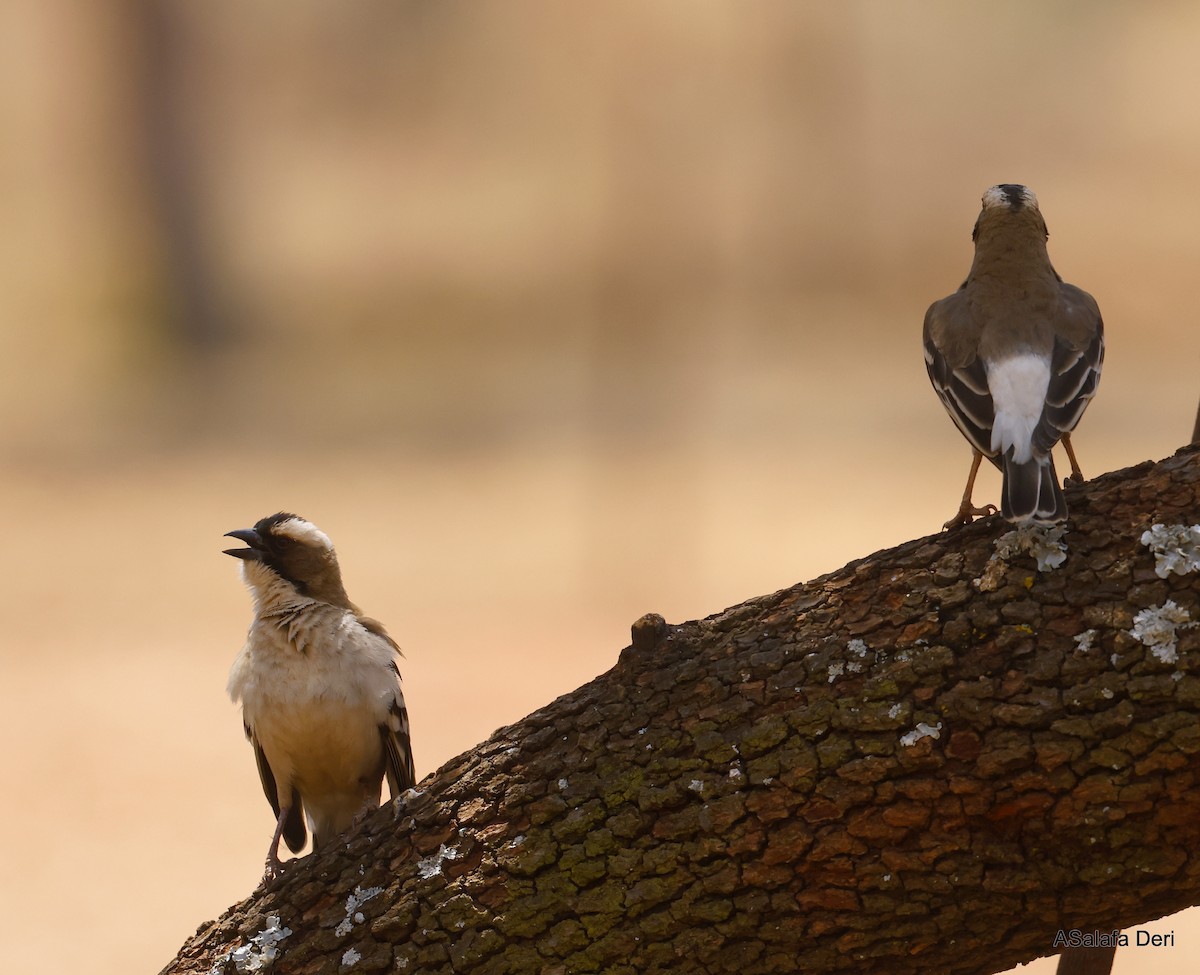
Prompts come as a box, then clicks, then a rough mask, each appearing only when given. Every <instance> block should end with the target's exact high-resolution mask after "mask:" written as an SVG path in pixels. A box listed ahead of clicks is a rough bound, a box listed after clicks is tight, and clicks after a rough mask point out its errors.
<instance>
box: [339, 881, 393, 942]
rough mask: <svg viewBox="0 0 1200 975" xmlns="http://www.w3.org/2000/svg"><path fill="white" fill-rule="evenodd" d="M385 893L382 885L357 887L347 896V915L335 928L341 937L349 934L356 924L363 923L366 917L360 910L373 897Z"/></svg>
mask: <svg viewBox="0 0 1200 975" xmlns="http://www.w3.org/2000/svg"><path fill="white" fill-rule="evenodd" d="M382 893H383V888H382V887H361V886H359V887H355V888H354V893H353V894H351V895H350V896H349V897H347V898H346V917H345V918H344V919H343V920H342V922H341V923H340V924H339V925H338V926H337V927H336V928H334V930H333V933H334V934H336V935H337V936H338V937H339V938H344V937H345V936H346V935H348V934H349V933H350V931H351V929H352V928H353V927H354V925H356V924H362V923H363V922H364V921H365V920H366V917H365V916H364V915H363V913H362V911H360V910H359V908H360V907H362V906H363V904H365V903H366V902H367V901H369V900H370V899H371V898H372V897H378V896H379V895H380V894H382Z"/></svg>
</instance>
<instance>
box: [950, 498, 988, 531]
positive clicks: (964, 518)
mask: <svg viewBox="0 0 1200 975" xmlns="http://www.w3.org/2000/svg"><path fill="white" fill-rule="evenodd" d="M996 510H997V509H996V506H995V505H994V504H985V505H984V506H983V507H982V508H976V507H974V506H972V505H970V504H966V503H964V504H963V506H962V507H961V508H959V509H958V512H957V513H956V514H955V515H954V517H953V518H951V519H950V520H949V521H947V522H945V523H944V524H943V525H942V527H943V528H944V529H946V530H947V531H949V530H950V529H951V528H957V527H958V526H959V525H969V524H971V522H972V521H974V520H975V519H976V518H987V517H988V516H989V515H994V514H995V513H996Z"/></svg>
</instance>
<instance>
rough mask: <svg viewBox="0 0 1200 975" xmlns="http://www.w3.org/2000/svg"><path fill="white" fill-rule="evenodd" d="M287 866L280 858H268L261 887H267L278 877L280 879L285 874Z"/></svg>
mask: <svg viewBox="0 0 1200 975" xmlns="http://www.w3.org/2000/svg"><path fill="white" fill-rule="evenodd" d="M285 866H286V864H285V863H284V862H283V861H282V860H280V859H279V857H277V856H269V857H267V863H266V867H265V868H264V870H263V876H262V881H261V882H260V883H259V886H260V887H265V886H266V885H267V884H269V883H270V882H271V881H272V880H275V879H276V878H277V877H279V875H280V874H282V873H283V870H284V867H285Z"/></svg>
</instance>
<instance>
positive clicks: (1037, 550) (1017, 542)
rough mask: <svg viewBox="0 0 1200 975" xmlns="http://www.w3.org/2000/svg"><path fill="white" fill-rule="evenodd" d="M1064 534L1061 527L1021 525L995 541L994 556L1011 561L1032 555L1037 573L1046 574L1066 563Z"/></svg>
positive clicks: (1065, 531) (1064, 530)
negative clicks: (1021, 555) (1021, 556)
mask: <svg viewBox="0 0 1200 975" xmlns="http://www.w3.org/2000/svg"><path fill="white" fill-rule="evenodd" d="M1066 533H1067V530H1066V528H1064V527H1063V526H1062V525H1054V526H1052V527H1049V528H1044V527H1042V526H1040V525H1022V526H1021V527H1020V528H1016V529H1013V530H1012V531H1010V532H1005V533H1004V534H1003V535H1001V536H1000V537H999V538H997V539H996V542H995V547H996V555H997V556H998V557H1000V558H1002V559H1011V558H1012V557H1013V556H1014V555H1020V554H1022V553H1025V554H1027V555H1032V556H1033V558H1034V560H1035V561H1036V562H1037V567H1038V571H1039V572H1048V571H1050V570H1051V569H1057V568H1058V567H1059V566H1060V565H1062V564H1063V563H1064V562H1065V561H1067V543H1066V542H1064V541H1063V535H1065V534H1066Z"/></svg>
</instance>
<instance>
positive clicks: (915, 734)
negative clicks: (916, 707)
mask: <svg viewBox="0 0 1200 975" xmlns="http://www.w3.org/2000/svg"><path fill="white" fill-rule="evenodd" d="M941 737H942V723H941V722H940V721H939V722H938V723H937V724H935V725H929V724H926V723H925V722H924V721H918V722H917V726H916V727H915V728H913V730H912V731H910V732H908V733H907V734H903V735H901V736H900V744H901V745H903V746H904V747H905V748H908V747H909V746H911V745H915V744H916V743H917V742H919V741H920V740H921V739H922V738H941Z"/></svg>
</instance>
